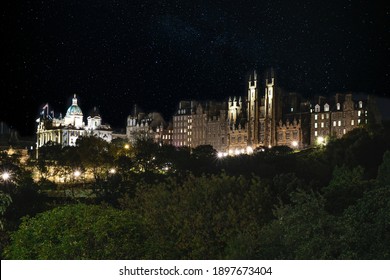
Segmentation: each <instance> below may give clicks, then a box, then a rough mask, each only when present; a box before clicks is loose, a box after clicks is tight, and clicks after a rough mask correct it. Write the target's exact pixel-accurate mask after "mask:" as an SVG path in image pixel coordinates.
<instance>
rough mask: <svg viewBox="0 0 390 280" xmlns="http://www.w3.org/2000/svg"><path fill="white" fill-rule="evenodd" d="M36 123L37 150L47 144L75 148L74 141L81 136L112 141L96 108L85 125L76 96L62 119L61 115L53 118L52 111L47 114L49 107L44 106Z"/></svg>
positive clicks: (109, 129) (109, 130) (108, 128)
mask: <svg viewBox="0 0 390 280" xmlns="http://www.w3.org/2000/svg"><path fill="white" fill-rule="evenodd" d="M37 123H38V126H37V143H36V145H37V149H39V148H40V147H42V146H43V145H45V144H46V143H48V142H52V143H56V144H59V145H61V146H62V147H64V146H75V145H76V140H77V139H78V138H79V137H81V136H95V137H99V138H102V139H104V140H106V141H107V142H111V140H112V130H111V127H110V126H109V125H107V124H102V119H101V117H100V114H99V112H98V111H97V109H96V108H94V110H93V111H92V112H91V113H90V115H89V116H88V118H87V125H85V123H84V116H83V112H82V110H81V108H80V107H79V106H78V104H77V97H76V94H75V95H74V97H73V99H72V104H71V106H70V107H69V108H68V110H67V111H66V114H65V117H64V118H63V117H62V114H60V115H59V116H58V117H55V116H54V112H53V111H52V112H51V113H49V105H48V104H46V105H45V106H44V107H43V110H42V112H41V115H40V117H39V118H38V119H37Z"/></svg>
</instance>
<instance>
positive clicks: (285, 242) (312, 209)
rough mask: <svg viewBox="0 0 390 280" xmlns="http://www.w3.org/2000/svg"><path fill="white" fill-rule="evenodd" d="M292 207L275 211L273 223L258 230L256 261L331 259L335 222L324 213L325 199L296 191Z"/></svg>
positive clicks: (334, 249) (332, 255)
mask: <svg viewBox="0 0 390 280" xmlns="http://www.w3.org/2000/svg"><path fill="white" fill-rule="evenodd" d="M291 201H292V204H286V205H280V206H278V207H277V208H276V210H275V216H276V220H275V221H273V222H271V223H270V224H268V225H267V226H265V227H264V228H263V229H262V230H261V239H260V240H259V243H260V244H259V249H258V255H257V257H258V258H272V259H333V258H335V256H336V255H335V253H336V252H335V251H337V250H336V248H337V245H336V244H337V231H336V228H335V227H334V226H333V225H334V223H335V219H334V218H333V217H332V216H331V215H329V214H328V213H327V212H326V211H325V208H324V206H325V199H324V198H323V197H322V196H321V195H319V194H316V193H314V192H305V191H302V190H298V191H296V192H293V193H292V194H291Z"/></svg>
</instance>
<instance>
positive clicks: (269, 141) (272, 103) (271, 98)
mask: <svg viewBox="0 0 390 280" xmlns="http://www.w3.org/2000/svg"><path fill="white" fill-rule="evenodd" d="M279 95H280V94H279V92H278V90H277V88H276V86H275V73H274V70H273V69H272V68H271V69H270V70H269V71H267V73H266V78H265V96H264V128H263V129H264V142H263V144H264V146H267V147H272V146H275V145H276V123H277V122H278V121H279V120H280V117H281V116H280V115H279V114H280V113H281V110H280V108H279V106H280V105H281V104H280V100H279V99H280V96H279Z"/></svg>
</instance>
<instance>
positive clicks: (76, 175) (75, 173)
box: [73, 170, 81, 177]
mask: <svg viewBox="0 0 390 280" xmlns="http://www.w3.org/2000/svg"><path fill="white" fill-rule="evenodd" d="M73 175H74V176H75V177H79V176H80V175H81V172H80V171H79V170H76V171H75V172H74V173H73Z"/></svg>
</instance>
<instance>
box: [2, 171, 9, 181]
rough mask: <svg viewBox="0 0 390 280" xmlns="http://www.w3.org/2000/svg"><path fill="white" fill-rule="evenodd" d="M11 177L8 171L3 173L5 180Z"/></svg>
mask: <svg viewBox="0 0 390 280" xmlns="http://www.w3.org/2000/svg"><path fill="white" fill-rule="evenodd" d="M10 177H11V175H10V174H9V173H8V172H3V174H1V178H2V179H3V180H4V181H7V180H8V179H9V178H10Z"/></svg>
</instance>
